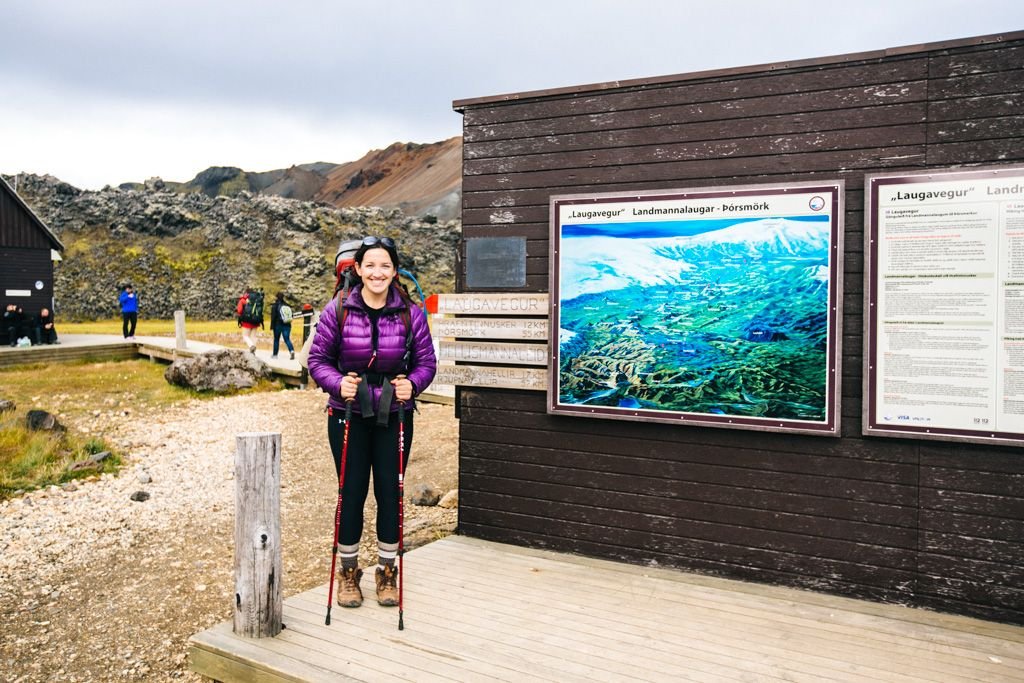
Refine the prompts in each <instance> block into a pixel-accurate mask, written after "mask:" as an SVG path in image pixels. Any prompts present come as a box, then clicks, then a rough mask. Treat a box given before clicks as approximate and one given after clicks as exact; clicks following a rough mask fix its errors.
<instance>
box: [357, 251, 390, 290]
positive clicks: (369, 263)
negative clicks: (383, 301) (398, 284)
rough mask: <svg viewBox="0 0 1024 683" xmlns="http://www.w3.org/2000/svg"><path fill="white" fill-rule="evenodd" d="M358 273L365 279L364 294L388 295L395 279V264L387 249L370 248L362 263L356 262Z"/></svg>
mask: <svg viewBox="0 0 1024 683" xmlns="http://www.w3.org/2000/svg"><path fill="white" fill-rule="evenodd" d="M356 274H357V275H358V276H359V278H360V279H361V280H362V281H363V295H364V296H365V295H366V293H367V292H369V293H371V294H372V295H374V296H375V297H381V296H386V295H387V292H388V287H390V286H391V281H392V280H394V279H395V264H394V263H393V262H392V261H391V255H390V254H389V253H388V252H387V249H369V250H367V252H366V253H365V254H363V260H362V262H361V263H356Z"/></svg>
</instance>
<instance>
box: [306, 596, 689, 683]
mask: <svg viewBox="0 0 1024 683" xmlns="http://www.w3.org/2000/svg"><path fill="white" fill-rule="evenodd" d="M326 595H327V593H326V588H324V589H323V593H322V594H317V596H316V597H317V600H316V603H320V602H321V600H320V599H319V598H320V597H326ZM308 604H309V605H310V606H312V605H313V603H312V602H310V603H308ZM433 607H435V609H430V610H421V611H420V612H419V618H418V620H417V622H416V623H415V624H414V623H413V622H412V621H411V620H408V621H407V622H406V628H405V630H404V631H401V632H399V631H398V630H397V627H396V624H397V618H398V615H397V612H396V611H394V610H389V614H388V615H387V616H377V615H373V616H363V615H362V614H360V615H359V616H358V618H359V620H360V623H365V621H366V620H367V619H368V618H372V619H377V620H380V621H381V625H382V626H383V627H384V628H386V629H391V630H392V632H393V633H394V636H393V637H394V638H396V639H397V641H396V642H399V643H401V642H402V639H405V638H407V637H408V636H409V635H410V634H412V633H413V632H414V631H416V630H417V629H418V630H419V633H421V634H424V635H425V636H427V637H428V638H429V639H430V640H431V641H434V642H436V641H437V640H438V639H440V640H442V641H443V642H445V643H448V644H449V645H455V646H456V651H457V652H459V653H460V654H462V655H466V654H467V653H468V652H470V651H473V652H474V656H478V657H479V659H480V661H484V662H494V661H495V659H496V658H500V657H501V655H505V656H506V659H505V661H506V663H507V664H509V665H514V666H515V667H516V668H518V676H519V677H520V678H521V677H522V676H524V675H526V676H529V677H530V678H531V679H535V680H536V679H540V680H551V681H566V680H568V681H580V682H581V683H583V682H585V681H594V680H599V681H609V682H610V681H616V680H622V677H623V675H628V672H626V671H622V670H619V671H615V672H609V671H607V670H606V669H603V668H600V667H599V666H597V665H596V664H595V663H594V662H593V661H591V658H590V657H588V656H587V655H585V654H583V653H580V652H573V651H562V650H561V649H557V650H556V649H555V648H552V647H551V646H550V643H548V645H547V646H546V647H538V641H537V639H535V638H531V637H528V636H524V635H521V634H520V633H517V632H514V631H506V630H503V631H500V632H495V629H494V623H493V622H492V623H490V624H484V625H482V624H480V623H478V622H476V621H474V620H472V619H466V618H464V615H459V617H458V618H457V619H455V620H453V619H452V616H451V613H450V607H451V601H450V600H449V601H447V602H446V603H444V604H443V605H441V606H440V607H439V608H436V607H437V606H433ZM363 609H364V608H360V611H362V610H363ZM384 619H386V621H383V620H384ZM332 625H333V624H332ZM414 626H415V627H416V628H414ZM427 629H429V630H427ZM488 632H491V633H494V635H493V636H491V637H481V634H482V633H483V634H487V633H488ZM618 668H619V669H625V668H626V667H624V666H622V667H618ZM665 680H668V679H665ZM675 680H679V679H678V678H676V679H675Z"/></svg>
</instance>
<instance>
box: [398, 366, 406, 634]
mask: <svg viewBox="0 0 1024 683" xmlns="http://www.w3.org/2000/svg"><path fill="white" fill-rule="evenodd" d="M398 377H399V378H404V377H405V375H399V376H398ZM404 526H405V401H399V402H398V630H399V631H402V630H405V621H404V619H403V605H402V597H403V591H402V579H404V578H405V560H403V559H402V558H403V557H404V555H405V542H404V541H405V539H404V538H403V537H404V535H405V533H404V531H405V529H404Z"/></svg>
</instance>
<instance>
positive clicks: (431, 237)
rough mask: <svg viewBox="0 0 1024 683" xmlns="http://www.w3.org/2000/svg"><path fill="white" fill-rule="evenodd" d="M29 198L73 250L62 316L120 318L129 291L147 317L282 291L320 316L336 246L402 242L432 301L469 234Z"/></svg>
mask: <svg viewBox="0 0 1024 683" xmlns="http://www.w3.org/2000/svg"><path fill="white" fill-rule="evenodd" d="M22 186H23V188H24V196H25V198H26V201H28V202H29V204H30V205H31V206H32V207H33V209H34V210H36V212H37V213H39V214H40V216H41V217H42V218H43V220H44V221H45V222H47V224H48V225H49V226H50V227H51V228H52V229H53V230H54V232H55V233H57V234H58V236H59V237H60V238H61V240H62V241H63V242H64V244H65V245H66V246H67V250H66V251H65V255H64V261H62V262H61V263H59V264H58V265H57V267H56V268H55V283H54V286H55V298H56V302H57V303H56V309H57V313H58V316H59V318H62V319H65V320H88V319H94V318H106V317H110V316H112V315H115V314H116V313H117V312H118V309H117V294H118V292H119V291H120V287H121V286H122V285H123V284H124V283H127V282H131V283H132V284H133V285H134V286H135V288H136V290H137V291H138V292H139V295H140V309H141V316H142V317H143V318H145V317H150V318H168V319H169V318H172V317H173V315H174V311H175V310H184V311H185V313H186V315H187V316H188V317H189V318H191V319H195V320H206V319H222V318H225V317H228V316H230V315H231V314H232V313H233V310H234V304H235V302H236V301H237V298H238V296H239V295H240V294H241V292H242V291H243V290H244V289H245V288H246V287H258V288H262V289H263V290H264V291H265V292H267V293H268V294H271V295H272V294H273V293H275V292H277V291H282V292H285V293H286V295H287V297H288V299H289V300H290V301H291V302H292V303H294V304H302V303H310V304H312V305H313V306H315V307H317V308H320V307H322V306H323V305H324V304H325V303H326V302H327V301H328V299H329V297H330V295H331V293H332V292H333V285H334V256H335V252H336V250H337V247H338V244H339V243H341V242H342V241H345V240H350V239H359V238H361V237H363V236H365V235H381V236H388V237H392V238H393V239H395V240H396V241H397V242H398V244H399V247H400V253H401V256H402V260H403V263H402V265H403V267H405V268H407V269H409V270H411V271H412V272H413V273H414V274H415V275H416V276H417V278H418V279H419V281H420V283H421V285H422V286H423V289H424V291H425V292H426V293H427V294H431V293H435V292H450V291H452V290H453V289H454V284H455V253H456V250H457V247H458V241H459V235H460V232H461V227H460V226H459V224H458V223H457V222H455V221H450V222H448V223H445V224H434V223H430V222H427V221H424V220H420V219H416V218H410V217H408V216H405V215H404V214H403V213H402V212H401V211H399V210H396V209H390V210H385V209H380V208H375V207H369V208H357V209H351V208H345V209H334V208H332V207H329V206H326V205H322V204H315V203H310V202H302V201H296V200H290V199H282V198H280V197H273V196H261V195H252V194H250V193H248V192H241V193H240V194H239V195H238V196H235V197H225V196H218V197H209V196H206V195H204V194H199V193H191V194H177V193H174V192H171V191H168V190H166V189H145V190H124V189H112V188H105V189H104V190H101V191H99V192H81V191H79V190H77V189H75V188H72V187H70V186H68V185H67V184H65V183H60V182H59V181H55V180H54V179H52V178H49V179H48V178H40V177H38V176H29V177H26V178H24V179H23V185H22Z"/></svg>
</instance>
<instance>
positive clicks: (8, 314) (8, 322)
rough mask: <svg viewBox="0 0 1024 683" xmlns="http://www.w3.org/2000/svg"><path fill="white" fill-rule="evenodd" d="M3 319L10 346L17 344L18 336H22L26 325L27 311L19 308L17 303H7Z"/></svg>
mask: <svg viewBox="0 0 1024 683" xmlns="http://www.w3.org/2000/svg"><path fill="white" fill-rule="evenodd" d="M3 320H4V321H3V332H4V334H5V335H7V343H8V344H9V345H10V346H17V345H18V338H19V337H20V336H22V335H21V332H22V328H23V327H24V325H25V313H24V312H22V311H21V310H20V309H19V308H18V305H17V304H7V308H6V309H5V310H4V319H3Z"/></svg>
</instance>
